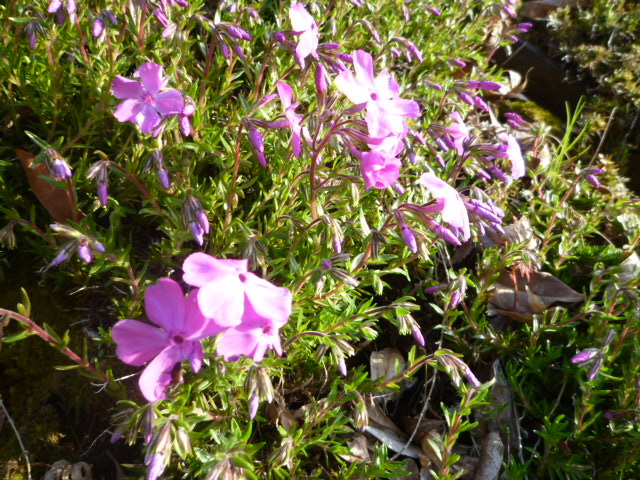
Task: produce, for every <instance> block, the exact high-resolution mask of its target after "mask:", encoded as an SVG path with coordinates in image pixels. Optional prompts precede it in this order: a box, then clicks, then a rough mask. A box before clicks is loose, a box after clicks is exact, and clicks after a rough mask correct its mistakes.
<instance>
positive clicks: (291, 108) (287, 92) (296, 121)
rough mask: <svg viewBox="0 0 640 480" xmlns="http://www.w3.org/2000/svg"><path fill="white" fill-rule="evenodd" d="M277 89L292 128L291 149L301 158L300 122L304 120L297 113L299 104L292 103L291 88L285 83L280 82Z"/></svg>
mask: <svg viewBox="0 0 640 480" xmlns="http://www.w3.org/2000/svg"><path fill="white" fill-rule="evenodd" d="M277 87H278V95H279V96H280V101H281V102H282V105H283V106H284V115H285V117H286V118H287V122H289V127H291V148H292V149H293V154H294V155H295V156H296V157H300V132H301V131H302V127H301V126H300V120H302V115H298V114H297V113H296V107H297V106H298V104H297V103H293V104H292V103H291V100H292V98H293V91H292V90H291V87H290V86H289V85H287V84H286V83H284V82H278V84H277Z"/></svg>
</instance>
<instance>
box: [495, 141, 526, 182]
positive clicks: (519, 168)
mask: <svg viewBox="0 0 640 480" xmlns="http://www.w3.org/2000/svg"><path fill="white" fill-rule="evenodd" d="M498 138H499V139H500V140H502V141H503V142H506V143H505V145H504V146H503V147H504V152H505V155H506V156H507V158H508V159H509V161H510V162H511V176H513V178H520V177H524V171H525V167H524V159H523V158H522V150H520V145H519V144H518V141H517V140H516V139H515V137H514V136H513V135H509V134H508V133H503V134H500V135H498Z"/></svg>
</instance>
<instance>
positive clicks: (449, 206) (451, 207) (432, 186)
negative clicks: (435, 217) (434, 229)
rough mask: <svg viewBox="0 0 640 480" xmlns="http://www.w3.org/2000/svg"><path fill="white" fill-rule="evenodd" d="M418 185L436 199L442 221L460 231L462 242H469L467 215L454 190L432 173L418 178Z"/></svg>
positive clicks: (469, 232)
mask: <svg viewBox="0 0 640 480" xmlns="http://www.w3.org/2000/svg"><path fill="white" fill-rule="evenodd" d="M420 183H422V185H424V186H425V187H427V189H429V191H430V192H431V194H432V195H433V196H434V197H435V198H436V199H437V201H438V204H439V208H440V215H441V216H442V220H444V221H445V222H447V223H448V224H449V225H450V226H451V227H452V228H453V229H454V231H456V232H457V231H461V232H462V239H463V240H465V241H466V240H469V237H470V236H471V231H470V229H469V215H468V214H467V209H466V207H465V205H464V202H463V201H462V198H461V197H460V194H459V193H458V192H457V191H456V189H455V188H453V187H451V186H450V185H449V184H448V183H447V182H445V181H443V180H440V179H439V178H438V177H436V176H435V175H434V174H433V173H428V172H427V173H423V174H422V175H421V176H420Z"/></svg>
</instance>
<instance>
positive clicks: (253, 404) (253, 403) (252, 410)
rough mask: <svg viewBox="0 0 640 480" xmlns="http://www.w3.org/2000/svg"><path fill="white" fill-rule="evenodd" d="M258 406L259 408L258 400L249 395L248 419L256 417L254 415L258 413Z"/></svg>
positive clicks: (256, 397) (254, 395) (254, 396)
mask: <svg viewBox="0 0 640 480" xmlns="http://www.w3.org/2000/svg"><path fill="white" fill-rule="evenodd" d="M259 406H260V399H259V398H258V396H257V395H256V394H255V393H254V394H253V395H251V398H250V399H249V418H255V417H256V414H257V413H258V407H259Z"/></svg>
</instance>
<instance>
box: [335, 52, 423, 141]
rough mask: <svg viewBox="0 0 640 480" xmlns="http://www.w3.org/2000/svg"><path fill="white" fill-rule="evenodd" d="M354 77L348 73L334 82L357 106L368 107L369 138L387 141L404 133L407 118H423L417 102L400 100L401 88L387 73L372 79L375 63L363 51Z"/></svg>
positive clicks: (356, 54) (356, 55)
mask: <svg viewBox="0 0 640 480" xmlns="http://www.w3.org/2000/svg"><path fill="white" fill-rule="evenodd" d="M353 66H354V69H355V76H354V74H353V72H352V71H351V69H345V70H343V71H342V72H340V74H339V75H338V76H337V78H336V79H335V84H336V87H337V88H338V90H340V91H341V92H342V93H343V94H344V95H346V96H347V98H348V99H349V100H351V101H352V102H353V103H355V104H356V105H359V104H362V103H364V104H366V108H367V114H366V121H367V126H368V127H369V135H370V136H372V137H380V138H381V137H386V136H387V135H389V134H400V133H402V132H403V131H404V130H405V123H404V118H405V117H411V118H417V117H419V116H420V107H419V106H418V103H417V102H416V101H414V100H407V99H403V98H400V96H399V92H400V86H399V85H398V83H397V82H396V81H395V80H394V79H393V77H392V76H391V75H389V73H388V72H387V70H386V69H385V70H382V71H381V72H380V73H379V74H378V75H377V76H376V77H374V76H373V59H372V58H371V55H369V54H368V53H367V52H365V51H363V50H356V51H355V52H354V55H353Z"/></svg>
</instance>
